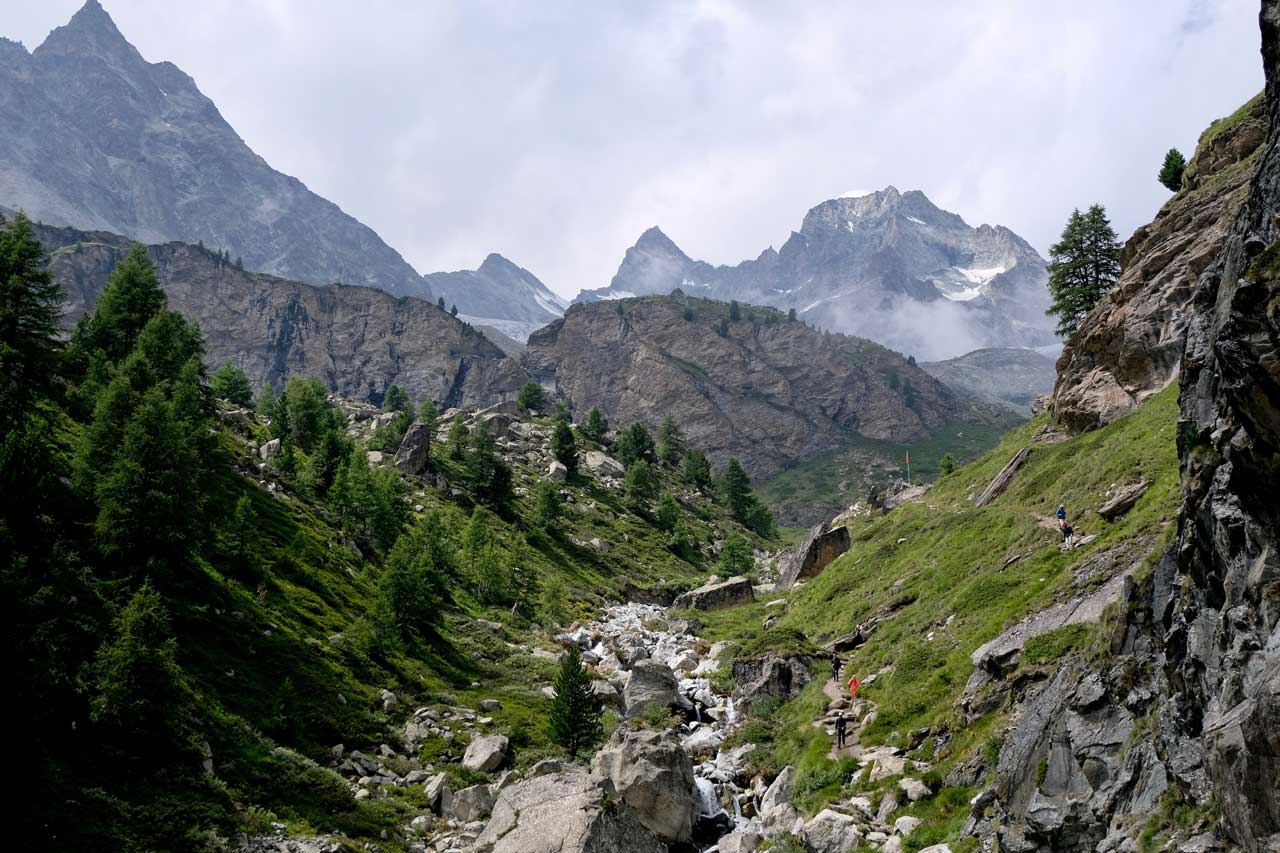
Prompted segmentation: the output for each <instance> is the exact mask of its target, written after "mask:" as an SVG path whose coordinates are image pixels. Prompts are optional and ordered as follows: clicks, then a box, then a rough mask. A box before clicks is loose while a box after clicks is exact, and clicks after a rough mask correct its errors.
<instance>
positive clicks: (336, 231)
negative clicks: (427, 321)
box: [0, 0, 430, 296]
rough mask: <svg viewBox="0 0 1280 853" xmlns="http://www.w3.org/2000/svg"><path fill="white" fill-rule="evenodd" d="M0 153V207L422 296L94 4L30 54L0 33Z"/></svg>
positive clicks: (290, 274) (368, 236) (261, 266)
mask: <svg viewBox="0 0 1280 853" xmlns="http://www.w3.org/2000/svg"><path fill="white" fill-rule="evenodd" d="M228 61H233V59H232V58H231V57H228ZM0 150H3V152H4V154H3V156H2V157H0V199H3V200H4V202H5V203H6V204H9V205H12V206H14V207H19V208H23V209H25V210H26V212H27V214H28V215H29V216H31V217H32V218H33V219H38V220H43V221H45V222H49V223H52V224H56V225H70V226H74V227H78V228H87V229H100V230H104V231H110V232H112V233H116V234H124V235H126V236H128V237H131V238H133V239H136V240H140V241H142V242H144V243H162V242H166V241H169V240H183V241H186V242H189V243H195V242H198V241H203V242H204V244H205V245H207V246H209V247H210V248H212V249H217V250H223V249H225V250H227V251H229V252H230V254H231V257H232V258H233V259H234V258H236V257H240V258H243V261H244V264H245V266H246V267H248V268H249V269H254V270H262V271H264V272H268V273H272V274H275V275H281V276H284V277H287V278H291V279H296V280H300V281H306V282H310V283H312V284H330V283H333V282H342V283H345V284H361V285H370V286H374V287H379V288H382V289H384V290H388V291H390V292H392V293H397V294H410V295H418V296H430V288H429V287H428V286H427V285H426V284H424V283H423V281H422V279H421V278H420V277H419V276H418V274H417V273H416V272H415V271H414V269H413V268H412V267H411V266H409V264H408V263H407V262H406V261H405V260H404V258H402V257H401V256H400V255H399V253H397V252H396V251H395V250H394V249H392V248H391V247H390V246H388V245H386V243H384V242H383V241H382V240H381V239H380V238H379V237H378V235H377V234H375V233H374V232H373V231H372V230H371V229H369V228H368V227H366V226H365V225H362V224H361V223H360V222H358V221H356V220H355V219H353V218H352V217H351V216H348V215H347V214H345V213H343V212H342V210H340V209H339V208H338V207H337V206H336V205H334V204H332V203H331V202H329V201H326V200H325V199H323V198H321V197H320V196H318V195H316V194H315V193H313V192H311V191H310V190H308V189H307V188H306V186H304V185H303V184H302V182H301V181H299V180H298V179H296V178H292V177H290V176H288V175H284V174H281V173H280V172H277V171H276V170H275V169H272V168H271V166H270V165H268V164H267V162H266V161H265V160H263V159H262V158H261V157H259V156H258V155H257V154H255V153H254V152H253V151H252V150H250V148H249V147H248V146H247V145H246V144H245V142H244V140H242V139H241V138H240V137H239V136H238V135H237V134H236V132H235V130H234V129H232V127H231V126H230V125H229V124H227V122H226V120H225V119H223V117H222V116H221V114H220V113H219V112H218V109H217V107H216V106H215V105H214V104H213V102H212V101H210V100H209V99H208V98H207V97H205V95H204V94H202V93H201V92H200V90H199V89H198V88H197V87H196V84H195V81H193V80H192V79H191V78H190V77H188V76H187V75H186V74H184V73H183V72H182V71H181V70H180V69H179V68H178V67H177V66H175V65H173V64H172V63H169V62H160V63H154V64H153V63H149V62H147V61H146V60H145V59H143V58H142V56H141V55H140V54H139V53H138V51H137V50H136V49H135V48H134V47H133V45H131V44H129V42H128V41H126V40H125V38H124V36H123V35H121V33H120V31H119V30H118V29H116V26H115V24H114V23H113V22H112V20H111V18H110V16H109V15H108V14H107V13H106V12H105V11H104V10H103V8H102V7H101V6H100V5H99V4H98V2H97V0H88V2H87V3H86V4H85V6H84V8H82V9H81V10H80V11H79V12H77V13H76V15H75V16H74V17H73V18H72V19H71V21H70V23H68V24H67V25H65V26H62V27H59V28H57V29H56V30H54V31H53V32H52V33H50V34H49V37H48V38H47V39H46V40H45V41H44V43H43V44H41V45H40V46H39V47H38V48H36V50H35V51H34V52H32V53H27V51H26V50H25V49H24V48H23V47H22V45H20V44H17V43H15V42H11V41H7V40H4V39H0Z"/></svg>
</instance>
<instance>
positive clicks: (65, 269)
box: [36, 225, 528, 406]
mask: <svg viewBox="0 0 1280 853" xmlns="http://www.w3.org/2000/svg"><path fill="white" fill-rule="evenodd" d="M36 234H37V237H38V238H39V239H40V241H41V243H43V245H44V247H45V250H46V252H48V254H49V256H50V263H49V266H50V269H51V270H52V272H53V275H54V278H55V280H57V281H58V282H59V283H60V284H61V285H62V287H63V289H64V291H65V292H66V294H67V302H66V306H65V310H66V313H65V314H64V318H63V319H64V322H65V323H66V324H67V325H68V326H69V325H71V324H73V323H75V321H76V320H77V319H78V318H79V317H80V316H81V315H82V314H84V313H85V312H86V311H88V310H89V309H91V308H92V306H93V304H94V302H95V301H96V300H97V297H98V295H99V294H100V293H101V292H102V288H103V286H104V285H105V284H106V281H107V278H108V276H109V275H110V274H111V271H112V269H114V268H115V265H116V264H117V263H118V262H119V261H120V260H121V259H122V258H123V257H124V256H125V254H127V253H128V251H129V248H130V246H131V245H132V241H130V240H128V239H126V238H124V237H120V236H118V235H115V234H107V233H104V232H84V231H78V230H76V229H72V228H54V227H50V226H43V225H42V226H37V227H36ZM147 251H148V254H149V255H150V256H151V259H152V261H153V262H154V263H155V265H156V271H157V273H158V274H159V277H160V281H161V284H162V286H163V287H164V290H165V293H166V295H167V296H168V299H169V305H170V307H172V308H173V309H174V310H176V311H179V312H181V313H182V314H184V315H186V316H187V317H189V318H191V319H193V320H196V321H197V322H198V323H199V324H200V328H201V331H202V332H203V334H204V340H205V357H206V360H207V362H208V363H209V365H210V366H212V367H216V366H219V365H221V364H223V363H224V362H227V361H230V362H232V363H234V364H237V365H239V366H240V367H241V368H243V369H244V371H245V372H246V373H247V374H248V376H249V379H250V381H251V382H253V384H254V385H255V386H261V385H263V384H271V385H274V386H276V387H280V386H282V385H283V384H284V382H285V380H286V379H287V378H288V377H290V376H314V377H318V378H320V379H322V380H323V381H324V382H325V384H326V385H328V386H329V388H330V390H332V391H334V392H336V393H338V394H341V395H342V396H345V397H351V398H356V399H364V400H372V401H374V402H378V401H381V399H382V395H383V394H384V393H385V392H386V390H387V388H388V387H390V386H391V385H392V384H396V385H399V386H400V387H401V388H403V389H404V390H405V391H407V392H408V393H409V395H410V396H411V397H412V398H413V399H415V400H422V399H432V400H435V401H436V403H437V404H439V405H443V406H462V405H467V406H487V405H491V404H493V403H497V402H500V401H502V400H507V399H514V397H515V394H516V392H517V391H518V390H519V389H520V386H521V385H523V384H524V383H525V382H526V381H527V380H528V376H527V374H526V373H525V372H524V370H523V369H521V368H520V366H519V364H518V363H516V362H515V361H514V360H512V359H511V358H508V357H507V356H506V355H505V354H504V353H503V352H502V351H501V350H500V349H498V348H497V347H496V346H494V345H493V344H492V343H490V342H489V341H488V340H487V339H486V338H485V337H484V336H483V335H481V334H480V333H479V332H478V331H476V330H475V329H473V328H471V327H470V326H468V325H467V324H466V323H463V322H461V321H460V320H457V319H455V318H453V317H451V316H449V313H448V312H447V311H441V310H440V309H439V308H438V307H436V305H435V304H434V303H432V302H428V301H425V300H421V299H414V298H412V297H402V298H397V297H395V296H392V295H391V294H389V293H386V292H385V291H383V290H380V289H376V288H371V287H349V286H341V285H332V286H329V287H317V286H314V285H309V284H303V283H300V282H296V281H289V280H287V279H282V278H277V277H275V276H271V275H267V274H265V273H253V272H247V271H245V270H243V269H239V268H237V267H236V266H235V265H234V264H230V263H227V262H226V261H225V260H224V259H223V258H222V257H220V256H219V255H218V254H217V253H215V252H212V251H209V250H207V249H204V248H201V247H199V246H192V245H190V244H187V243H176V242H174V243H164V244H161V245H154V246H149V247H147Z"/></svg>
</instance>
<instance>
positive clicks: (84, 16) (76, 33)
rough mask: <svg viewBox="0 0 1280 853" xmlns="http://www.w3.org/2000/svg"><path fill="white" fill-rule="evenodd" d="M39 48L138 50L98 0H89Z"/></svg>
mask: <svg viewBox="0 0 1280 853" xmlns="http://www.w3.org/2000/svg"><path fill="white" fill-rule="evenodd" d="M36 50H37V52H41V53H48V52H51V51H52V52H55V53H64V52H83V51H85V50H92V51H94V52H100V53H101V52H113V53H114V52H119V51H126V52H129V53H134V54H136V53H137V51H136V49H135V48H134V47H133V45H131V44H130V43H129V41H128V39H126V38H125V37H124V34H123V33H121V32H120V29H119V28H118V27H117V26H116V22H115V21H114V20H112V18H111V15H109V14H108V13H107V10H106V9H104V8H102V4H101V3H99V2H98V0H86V2H85V4H84V5H83V6H81V7H80V11H78V12H76V13H75V14H74V15H72V16H71V20H70V21H68V22H67V23H65V24H64V25H62V26H61V27H58V28H56V29H55V30H53V32H51V33H49V36H48V38H46V39H45V40H44V43H43V44H42V45H40V47H38V48H37V49H36Z"/></svg>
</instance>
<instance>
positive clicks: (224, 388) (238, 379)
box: [209, 361, 253, 406]
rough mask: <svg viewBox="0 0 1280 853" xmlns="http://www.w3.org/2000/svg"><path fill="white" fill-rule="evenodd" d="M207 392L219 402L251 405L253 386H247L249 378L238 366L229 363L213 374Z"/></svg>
mask: <svg viewBox="0 0 1280 853" xmlns="http://www.w3.org/2000/svg"><path fill="white" fill-rule="evenodd" d="M209 391H210V392H211V393H212V394H213V396H215V397H217V398H218V399H219V400H226V401H227V402H229V403H235V404H236V405H237V406H250V405H253V386H251V385H250V384H249V377H248V376H247V375H246V374H245V372H244V371H243V370H241V369H240V367H239V366H238V365H235V364H232V363H231V362H229V361H228V362H225V363H224V364H223V365H222V367H219V368H218V369H217V370H215V371H214V372H213V376H212V377H211V380H210V382H209Z"/></svg>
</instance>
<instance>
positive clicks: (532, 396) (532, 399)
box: [516, 381, 546, 412]
mask: <svg viewBox="0 0 1280 853" xmlns="http://www.w3.org/2000/svg"><path fill="white" fill-rule="evenodd" d="M545 403H546V395H545V394H544V393H543V392H542V386H541V385H539V384H538V383H537V382H533V381H529V382H526V383H524V385H522V386H521V387H520V393H519V394H517V395H516V405H517V406H519V407H520V408H521V409H523V410H524V411H526V412H537V411H540V410H541V409H542V406H543V405H544V404H545Z"/></svg>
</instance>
